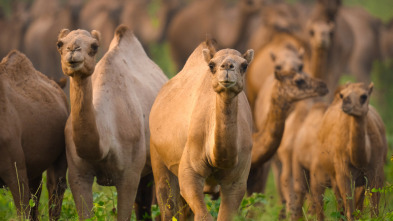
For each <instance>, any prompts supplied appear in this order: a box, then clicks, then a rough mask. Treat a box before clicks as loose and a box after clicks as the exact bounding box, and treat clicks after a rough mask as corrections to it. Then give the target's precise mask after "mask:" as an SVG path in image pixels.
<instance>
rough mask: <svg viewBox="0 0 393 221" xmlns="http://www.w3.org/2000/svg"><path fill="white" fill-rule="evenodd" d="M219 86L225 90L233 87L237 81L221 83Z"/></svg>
mask: <svg viewBox="0 0 393 221" xmlns="http://www.w3.org/2000/svg"><path fill="white" fill-rule="evenodd" d="M219 84H220V85H221V86H223V87H225V88H230V87H233V86H234V85H235V84H236V82H235V81H220V82H219Z"/></svg>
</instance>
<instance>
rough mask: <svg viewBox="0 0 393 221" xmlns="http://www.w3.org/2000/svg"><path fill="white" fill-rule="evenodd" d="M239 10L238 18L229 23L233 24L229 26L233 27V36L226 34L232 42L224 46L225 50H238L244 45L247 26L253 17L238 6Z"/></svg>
mask: <svg viewBox="0 0 393 221" xmlns="http://www.w3.org/2000/svg"><path fill="white" fill-rule="evenodd" d="M237 8H238V9H237V10H238V11H237V18H236V19H234V20H230V21H228V23H229V22H231V24H230V25H229V27H231V32H230V33H231V34H230V33H228V32H226V33H227V34H226V38H227V39H230V40H229V41H227V42H226V43H225V45H223V47H224V48H238V47H239V45H240V44H242V43H243V40H244V36H245V35H246V34H247V32H246V30H247V24H248V21H249V20H250V18H251V15H250V13H249V12H247V11H245V10H244V9H242V7H241V6H238V7H237ZM232 22H233V23H232ZM226 27H227V26H226Z"/></svg>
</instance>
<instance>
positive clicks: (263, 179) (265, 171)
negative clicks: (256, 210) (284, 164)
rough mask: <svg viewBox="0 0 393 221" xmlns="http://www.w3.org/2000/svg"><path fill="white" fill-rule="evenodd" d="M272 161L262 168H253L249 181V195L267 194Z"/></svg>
mask: <svg viewBox="0 0 393 221" xmlns="http://www.w3.org/2000/svg"><path fill="white" fill-rule="evenodd" d="M270 164H271V160H269V161H268V162H266V163H264V164H263V166H262V167H256V168H251V170H250V175H249V176H248V179H247V193H248V195H251V194H252V193H263V192H265V188H266V183H267V178H268V175H269V170H270Z"/></svg>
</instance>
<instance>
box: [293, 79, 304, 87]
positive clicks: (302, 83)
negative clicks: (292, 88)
mask: <svg viewBox="0 0 393 221" xmlns="http://www.w3.org/2000/svg"><path fill="white" fill-rule="evenodd" d="M295 83H296V85H297V86H298V87H302V86H303V85H305V84H306V82H305V81H304V80H303V79H297V80H296V81H295Z"/></svg>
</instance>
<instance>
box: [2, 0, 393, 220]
mask: <svg viewBox="0 0 393 221" xmlns="http://www.w3.org/2000/svg"><path fill="white" fill-rule="evenodd" d="M318 1H319V2H324V1H325V2H336V1H339V0H318ZM316 2H317V0H287V1H285V0H68V1H67V0H0V57H1V58H3V57H4V56H6V55H7V54H8V52H9V51H10V50H13V49H18V50H20V51H21V52H23V53H25V54H26V55H27V57H28V58H29V59H30V60H31V61H32V63H33V65H34V66H35V68H36V69H38V70H39V71H41V72H42V73H43V74H45V75H47V76H48V77H50V78H52V79H54V80H56V81H58V80H59V79H60V78H62V77H64V75H63V73H62V71H61V66H60V56H59V54H58V52H57V49H56V41H57V35H58V33H59V31H60V30H61V29H63V28H68V29H70V30H72V29H78V28H80V29H86V30H88V31H91V30H93V29H95V30H98V31H100V32H101V34H102V42H101V45H100V49H99V53H98V58H97V59H99V58H100V57H102V55H103V54H104V53H105V52H106V51H107V49H108V47H109V44H110V41H111V40H112V37H113V33H114V30H115V29H116V27H117V26H118V25H119V24H126V25H128V26H129V27H130V28H131V29H133V31H134V34H135V35H136V36H137V38H138V39H139V40H140V42H141V44H142V45H143V47H144V48H145V50H146V52H147V54H148V55H149V56H150V57H151V58H152V59H153V60H154V61H155V62H156V63H157V64H158V65H159V66H160V67H161V68H162V70H163V71H164V72H165V74H166V75H167V76H168V77H169V78H171V77H173V76H174V75H176V73H177V72H178V71H179V70H180V69H181V68H182V66H183V65H184V63H185V62H186V59H187V58H188V56H189V55H190V54H191V52H192V51H193V50H194V48H195V47H196V46H197V45H198V44H199V43H200V42H201V41H203V40H204V39H205V38H206V36H207V35H209V36H212V37H213V38H215V39H216V40H217V42H218V45H219V47H221V48H235V49H237V50H239V51H240V52H245V51H246V50H247V49H248V48H252V49H254V50H255V51H256V53H258V50H259V49H260V48H263V47H264V46H265V45H266V44H268V43H269V40H270V38H269V33H270V32H272V30H274V31H283V32H287V33H292V34H294V35H297V36H299V38H304V40H305V41H307V38H306V37H305V36H306V34H305V33H306V32H307V28H306V25H307V20H308V19H309V18H312V17H313V16H315V10H314V8H315V7H316V6H315V5H316ZM333 16H337V20H339V18H341V17H343V19H344V20H346V21H347V22H348V23H349V27H348V29H347V30H346V31H348V32H349V33H350V34H349V35H347V36H344V37H345V38H346V40H348V42H349V43H350V44H353V45H354V46H353V48H356V47H357V46H356V45H361V44H363V43H362V42H364V41H365V42H366V43H364V44H366V45H367V47H368V48H367V49H363V51H362V52H361V53H362V54H363V55H367V56H366V57H367V58H364V59H363V60H360V61H359V63H358V65H359V66H364V68H363V69H362V71H353V70H356V68H355V69H353V68H351V67H349V66H350V65H348V67H347V68H346V69H344V70H343V71H342V73H341V78H340V83H345V82H347V81H353V82H355V81H363V82H370V81H373V82H374V84H375V89H376V90H375V93H374V94H373V96H372V104H373V105H374V106H376V108H377V110H378V111H379V113H380V114H381V116H382V117H383V119H384V122H385V125H386V128H387V138H388V142H389V154H388V156H389V158H390V156H391V155H392V152H393V151H392V145H393V121H392V115H393V114H392V109H393V87H392V86H391V85H392V84H393V0H377V1H371V0H343V1H342V5H341V6H340V9H339V12H338V13H337V15H333ZM351 19H352V20H351ZM369 39H370V40H369ZM359 47H360V46H359ZM353 51H355V49H353ZM353 54H355V52H353V53H351V54H350V55H349V56H351V57H352V56H355V55H353ZM348 59H350V58H348ZM330 90H334V88H331V89H330ZM65 91H66V93H67V94H68V87H66V88H65ZM391 164H392V162H391V161H389V160H388V163H387V164H386V169H385V173H386V177H387V179H386V185H387V186H389V185H391V184H392V183H393V166H392V165H391ZM96 188H99V187H96ZM266 191H267V193H266V194H267V195H269V194H270V195H272V196H273V197H276V196H275V195H274V194H276V193H275V190H274V185H273V184H272V178H270V181H269V183H268V186H267V190H266ZM67 194H69V195H68V196H67ZM100 194H101V193H98V195H97V193H96V195H95V199H96V198H100V197H104V198H105V197H106V199H109V201H111V200H113V202H114V200H115V199H114V198H115V193H114V192H113V189H111V190H109V193H108V194H109V196H105V194H104V195H102V194H101V195H100ZM8 197H10V195H9V193H8V192H7V191H6V190H4V192H3V193H2V195H0V217H13V214H12V212H11V211H14V209H12V210H11V209H10V208H11V207H12V203H11V204H10V202H11V201H12V200H11V198H9V199H10V200H8ZM44 197H45V196H44ZM67 197H68V198H69V200H70V201H69V202H68V201H67ZM111 197H112V198H111ZM100 199H101V198H100ZM100 202H101V201H100ZM102 202H104V201H102ZM392 202H393V201H392ZM101 204H103V205H106V201H105V203H101ZM392 204H393V203H392ZM67 205H68V206H69V208H68V207H66V206H67ZM72 205H73V202H72V200H71V196H70V193H69V190H67V193H66V196H65V201H64V202H63V213H65V211H66V213H67V211H68V210H72ZM103 205H95V206H97V208H98V209H99V208H101V207H103ZM114 205H115V204H114ZM100 206H101V207H100ZM108 207H110V206H108ZM211 207H212V208H213V207H214V205H213V204H211ZM391 207H392V206H391ZM67 208H68V209H67ZM110 209H111V208H109V210H108V211H110ZM43 210H44V211H45V209H43ZM103 211H104V210H103ZM71 213H72V212H70V214H71ZM7 214H11V215H7ZM108 214H109V215H108V216H110V212H108ZM3 215H4V216H3ZM14 215H15V214H14ZM70 217H72V215H70ZM63 219H67V218H64V217H63ZM0 220H1V218H0ZM5 220H8V218H5Z"/></svg>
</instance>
